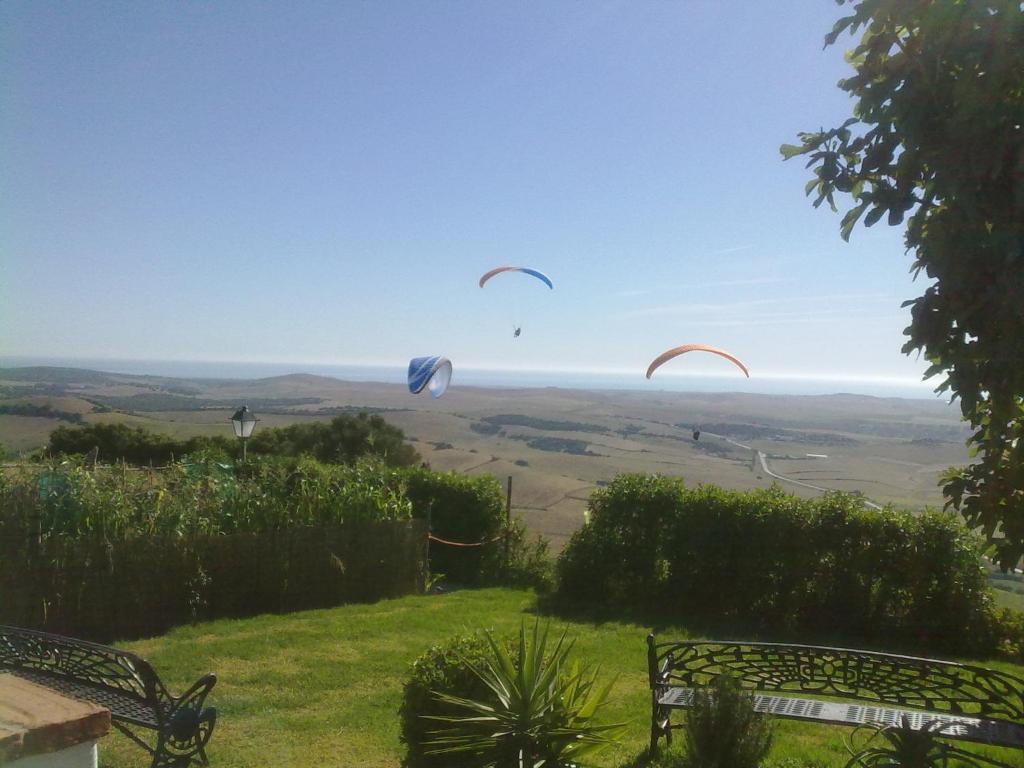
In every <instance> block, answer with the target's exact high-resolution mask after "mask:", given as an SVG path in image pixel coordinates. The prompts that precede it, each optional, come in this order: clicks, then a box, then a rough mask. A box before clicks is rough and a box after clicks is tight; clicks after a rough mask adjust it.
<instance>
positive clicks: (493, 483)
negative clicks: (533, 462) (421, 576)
mask: <svg viewBox="0 0 1024 768" xmlns="http://www.w3.org/2000/svg"><path fill="white" fill-rule="evenodd" d="M404 477H405V481H406V495H407V497H408V499H409V501H410V502H411V504H412V514H413V516H414V517H417V518H421V519H424V520H429V521H430V528H431V531H432V532H433V533H434V534H435V535H436V536H437V537H438V538H441V539H445V540H446V541H455V542H460V543H466V544H470V543H476V542H481V541H482V542H488V543H487V544H486V545H485V546H482V547H452V546H448V545H445V544H440V543H432V544H431V547H430V562H431V568H430V569H431V571H433V572H435V573H443V574H445V576H446V577H448V578H449V579H451V580H452V581H454V582H457V583H460V584H480V583H483V582H486V581H493V580H494V574H497V573H499V571H500V569H501V565H502V559H503V557H504V545H503V543H502V541H501V538H500V535H501V534H502V532H503V530H504V527H505V499H504V495H503V493H502V489H501V485H500V483H499V482H498V480H497V479H496V478H495V477H494V476H492V475H481V476H480V477H469V476H467V475H460V474H457V473H455V472H445V473H440V472H431V471H429V470H426V469H419V468H416V469H410V470H407V471H406V472H405V474H404ZM488 576H490V577H489V578H488Z"/></svg>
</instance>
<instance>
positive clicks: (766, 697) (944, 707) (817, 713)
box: [647, 634, 1024, 753]
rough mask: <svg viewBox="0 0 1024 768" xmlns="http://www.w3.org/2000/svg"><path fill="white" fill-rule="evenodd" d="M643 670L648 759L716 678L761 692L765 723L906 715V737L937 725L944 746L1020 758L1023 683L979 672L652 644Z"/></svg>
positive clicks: (813, 651) (840, 654)
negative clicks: (958, 743)
mask: <svg viewBox="0 0 1024 768" xmlns="http://www.w3.org/2000/svg"><path fill="white" fill-rule="evenodd" d="M647 666H648V675H649V678H650V685H651V752H652V753H654V752H655V751H656V750H657V747H658V740H659V739H660V738H661V737H662V736H664V737H665V738H666V741H668V742H669V743H671V741H672V730H673V729H674V728H678V727H680V726H679V725H673V724H672V723H671V722H670V714H671V711H672V710H673V709H681V708H684V707H687V706H689V705H690V704H691V702H692V700H693V693H694V689H695V688H697V687H700V686H702V685H706V684H707V683H708V682H710V680H711V679H712V678H714V677H716V676H718V675H721V674H730V675H732V676H733V677H735V678H736V679H737V680H739V681H740V683H741V685H743V687H744V688H747V689H749V690H752V691H758V692H761V691H764V692H765V693H755V695H754V708H755V709H756V710H757V711H759V712H764V713H766V714H772V715H777V716H779V717H788V718H795V719H798V720H815V721H818V722H823V723H833V724H838V725H850V726H856V725H860V724H863V723H882V724H884V725H894V726H901V725H902V718H903V716H904V715H905V716H906V717H907V718H908V721H909V724H910V728H911V729H913V730H920V729H922V728H924V727H925V726H926V725H927V724H928V723H929V722H933V721H936V720H937V721H939V722H941V723H943V726H942V730H941V734H942V736H943V737H944V738H949V739H963V740H966V741H974V742H980V743H983V744H990V745H993V746H1003V747H1016V748H1018V749H1024V680H1022V679H1020V678H1018V677H1014V676H1013V675H1009V674H1006V673H1003V672H997V671H995V670H991V669H985V668H984V667H974V666H970V665H967V664H958V663H956V662H950V661H937V660H934V659H921V658H916V657H913V656H895V655H891V654H885V653H874V652H872V651H855V650H848V649H845V648H824V647H821V646H807V645H783V644H779V643H744V642H717V641H687V642H667V643H658V642H656V641H655V638H654V635H653V634H650V635H648V636H647ZM772 694H779V695H772ZM830 699H831V700H830ZM837 699H838V700H841V699H847V700H852V701H860V702H865V703H863V704H852V703H844V702H842V701H837ZM903 707H909V708H910V709H903Z"/></svg>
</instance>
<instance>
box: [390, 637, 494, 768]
mask: <svg viewBox="0 0 1024 768" xmlns="http://www.w3.org/2000/svg"><path fill="white" fill-rule="evenodd" d="M487 647H488V646H487V641H486V640H485V639H484V638H483V637H482V636H481V635H478V634H468V635H455V636H454V637H451V638H449V639H448V640H446V641H444V642H443V643H440V644H438V645H435V646H432V647H431V648H429V649H427V651H425V652H424V653H423V654H422V655H421V656H420V657H419V658H418V659H416V661H414V662H413V663H412V675H411V676H410V678H409V680H408V681H407V682H406V684H405V687H404V695H403V697H402V708H401V710H400V716H401V720H402V736H401V738H402V743H404V744H405V746H406V754H405V758H404V760H403V761H402V765H403V766H406V768H449V767H450V768H459V767H460V766H464V765H465V766H468V765H471V764H472V761H471V760H470V759H469V758H468V757H465V756H460V755H445V756H442V755H431V754H427V753H426V751H425V748H424V744H425V743H426V742H427V741H428V739H429V736H428V732H429V731H431V730H432V729H433V728H434V727H435V724H434V723H433V722H432V721H430V720H427V719H425V718H428V717H446V716H452V715H455V714H456V713H457V712H458V710H457V709H456V708H455V707H453V706H451V705H450V704H445V703H444V702H442V701H441V700H440V699H438V698H437V696H436V694H438V693H444V694H447V695H450V696H461V697H463V698H467V699H476V698H480V697H483V696H485V695H486V694H487V690H488V689H487V686H486V685H485V684H484V682H483V681H482V680H481V679H480V678H479V677H478V676H477V675H476V674H474V673H473V667H478V668H479V667H480V666H481V665H482V664H483V662H484V658H485V656H486V653H487Z"/></svg>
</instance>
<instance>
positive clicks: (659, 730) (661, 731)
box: [649, 699, 672, 757]
mask: <svg viewBox="0 0 1024 768" xmlns="http://www.w3.org/2000/svg"><path fill="white" fill-rule="evenodd" d="M662 736H664V737H665V743H666V744H667V745H668V746H672V729H671V727H670V726H669V711H668V709H666V708H665V707H662V706H659V705H658V702H657V699H655V700H654V701H652V702H651V745H650V750H649V752H650V756H651V757H654V756H655V755H657V754H658V739H660V738H661V737H662Z"/></svg>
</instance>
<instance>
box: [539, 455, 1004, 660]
mask: <svg viewBox="0 0 1024 768" xmlns="http://www.w3.org/2000/svg"><path fill="white" fill-rule="evenodd" d="M980 555H981V548H980V542H979V540H978V539H977V538H976V537H975V536H974V535H972V534H971V533H970V532H969V531H968V530H967V529H966V528H965V526H964V525H963V524H962V523H961V522H960V521H959V520H958V519H957V518H955V517H954V516H953V515H951V514H945V513H939V512H926V513H924V514H921V515H914V514H911V513H909V512H902V511H896V510H893V509H884V510H871V509H865V508H864V507H863V506H862V505H861V504H860V502H859V501H858V500H857V499H856V498H855V497H853V496H850V495H847V494H841V493H831V494H826V495H825V496H822V497H821V498H818V499H800V498H797V497H795V496H792V495H790V494H787V493H785V492H783V491H782V490H781V489H779V488H777V487H773V488H771V489H767V490H758V491H752V492H736V491H726V490H723V489H720V488H716V487H714V486H700V487H698V488H695V489H685V488H684V487H683V485H682V482H681V481H680V480H678V479H674V478H666V477H660V476H643V475H623V476H620V477H618V478H616V479H615V480H613V481H612V482H611V483H610V484H609V485H608V486H607V487H605V488H603V489H601V490H599V491H597V492H595V493H594V495H593V496H592V497H591V503H590V522H589V524H587V525H585V526H584V527H583V528H582V529H581V530H580V531H578V532H577V533H576V534H574V536H573V537H572V539H571V540H570V542H569V544H568V545H567V546H566V548H565V549H564V550H563V552H562V554H561V556H560V557H559V560H558V564H557V570H558V592H557V597H558V599H559V601H560V602H562V603H580V602H584V603H586V602H589V603H600V604H603V605H613V606H614V605H617V606H620V607H628V608H636V607H641V608H642V607H644V606H647V607H656V608H657V610H658V612H659V615H661V616H665V617H668V616H672V617H674V618H682V617H687V618H693V617H697V618H704V619H707V620H712V621H716V622H722V623H725V624H728V625H729V626H732V627H741V628H746V629H747V630H750V631H761V632H771V633H773V634H775V635H785V636H790V637H794V636H795V637H798V638H799V639H802V640H811V639H812V638H813V639H816V640H817V641H820V642H824V643H830V642H833V641H841V642H848V641H853V642H869V643H870V642H877V643H884V644H885V646H886V647H887V648H890V649H892V648H898V647H905V648H911V649H914V650H920V649H923V648H928V649H932V650H936V651H942V652H949V653H989V652H991V651H992V650H994V649H995V647H996V645H997V642H998V641H997V639H996V638H997V637H999V636H1000V635H999V633H1000V632H1001V631H1002V632H1003V635H1008V636H1013V635H1014V632H1013V631H1012V625H1007V626H1008V627H1010V629H1008V630H1005V631H1004V630H1000V629H999V628H998V626H997V625H996V619H995V614H994V612H993V611H992V597H991V590H990V589H989V587H988V585H987V583H986V579H985V576H984V572H983V570H982V568H981V566H980ZM1003 644H1004V645H1006V646H1008V647H1009V646H1010V645H1012V641H1009V640H1008V641H1003Z"/></svg>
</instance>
